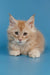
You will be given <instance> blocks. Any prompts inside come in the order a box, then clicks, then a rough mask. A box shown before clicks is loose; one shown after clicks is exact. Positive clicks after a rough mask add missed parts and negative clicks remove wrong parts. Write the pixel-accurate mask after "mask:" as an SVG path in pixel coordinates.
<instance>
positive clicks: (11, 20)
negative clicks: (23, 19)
mask: <svg viewBox="0 0 50 75" xmlns="http://www.w3.org/2000/svg"><path fill="white" fill-rule="evenodd" d="M9 21H10V26H14V24H16V23H17V21H16V19H15V18H14V17H13V16H12V15H10V14H9Z"/></svg>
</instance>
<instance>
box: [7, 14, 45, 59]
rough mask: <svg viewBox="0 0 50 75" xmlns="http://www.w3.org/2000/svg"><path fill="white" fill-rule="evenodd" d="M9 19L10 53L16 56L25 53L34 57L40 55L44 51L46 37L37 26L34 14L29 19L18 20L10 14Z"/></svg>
mask: <svg viewBox="0 0 50 75" xmlns="http://www.w3.org/2000/svg"><path fill="white" fill-rule="evenodd" d="M9 20H10V25H9V27H8V39H9V54H10V55H14V56H18V55H20V54H24V55H29V56H30V57H33V58H34V57H40V55H41V53H42V52H43V51H44V37H43V35H42V33H41V32H40V31H39V30H37V29H36V28H35V25H34V15H33V16H31V17H30V19H28V20H27V21H22V20H16V19H14V17H13V16H11V15H10V18H9Z"/></svg>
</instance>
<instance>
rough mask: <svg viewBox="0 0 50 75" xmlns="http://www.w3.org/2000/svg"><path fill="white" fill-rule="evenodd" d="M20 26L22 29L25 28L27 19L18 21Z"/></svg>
mask: <svg viewBox="0 0 50 75" xmlns="http://www.w3.org/2000/svg"><path fill="white" fill-rule="evenodd" d="M18 27H19V29H20V31H23V29H24V28H25V21H18Z"/></svg>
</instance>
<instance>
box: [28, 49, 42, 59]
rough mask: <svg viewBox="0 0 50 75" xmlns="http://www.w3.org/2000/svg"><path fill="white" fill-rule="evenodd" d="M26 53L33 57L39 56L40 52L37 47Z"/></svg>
mask: <svg viewBox="0 0 50 75" xmlns="http://www.w3.org/2000/svg"><path fill="white" fill-rule="evenodd" d="M28 54H29V56H30V57H33V58H35V57H40V54H41V52H40V50H39V49H38V48H35V49H33V50H31V51H30V52H29V53H28Z"/></svg>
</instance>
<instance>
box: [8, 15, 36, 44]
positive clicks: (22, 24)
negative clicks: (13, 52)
mask: <svg viewBox="0 0 50 75" xmlns="http://www.w3.org/2000/svg"><path fill="white" fill-rule="evenodd" d="M35 32H36V29H35V26H34V16H31V17H30V19H29V20H27V21H21V20H16V19H14V17H13V16H11V15H10V25H9V28H8V34H9V35H10V37H12V38H13V40H14V41H15V42H16V43H17V44H19V45H23V44H25V43H26V42H27V41H29V40H30V38H31V37H32V35H33V34H35ZM9 40H10V39H9Z"/></svg>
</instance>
